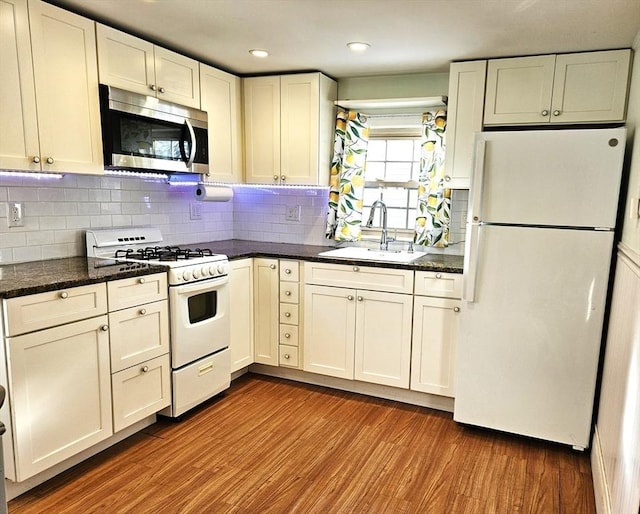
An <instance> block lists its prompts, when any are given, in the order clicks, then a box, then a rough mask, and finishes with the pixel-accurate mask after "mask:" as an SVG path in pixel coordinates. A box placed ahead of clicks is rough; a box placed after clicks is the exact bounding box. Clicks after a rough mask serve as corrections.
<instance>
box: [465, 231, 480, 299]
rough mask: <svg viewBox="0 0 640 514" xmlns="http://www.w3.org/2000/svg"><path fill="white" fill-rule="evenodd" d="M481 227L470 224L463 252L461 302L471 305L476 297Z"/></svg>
mask: <svg viewBox="0 0 640 514" xmlns="http://www.w3.org/2000/svg"><path fill="white" fill-rule="evenodd" d="M481 228H482V226H481V225H478V224H475V223H470V224H469V229H468V231H467V245H466V248H465V252H464V275H463V276H462V300H463V301H465V302H469V303H473V302H474V301H475V295H476V274H477V272H478V253H479V249H480V229H481Z"/></svg>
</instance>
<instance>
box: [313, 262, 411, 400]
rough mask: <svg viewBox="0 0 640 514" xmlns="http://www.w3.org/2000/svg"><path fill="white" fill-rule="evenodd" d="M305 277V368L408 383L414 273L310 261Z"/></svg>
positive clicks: (397, 384)
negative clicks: (349, 285) (348, 285)
mask: <svg viewBox="0 0 640 514" xmlns="http://www.w3.org/2000/svg"><path fill="white" fill-rule="evenodd" d="M304 281H305V285H304V315H303V319H304V330H303V333H304V356H303V369H304V370H305V371H310V372H313V373H320V374H323V375H329V376H334V377H339V378H348V379H355V380H361V381H365V382H372V383H376V384H384V385H390V386H394V387H402V388H405V389H406V388H408V387H409V369H410V352H411V316H412V305H413V296H412V295H411V294H410V293H412V291H413V272H412V271H409V270H399V269H390V268H375V267H365V266H362V267H361V266H348V265H341V264H323V263H312V262H306V263H305V268H304ZM317 284H328V285H317ZM347 284H351V285H353V286H358V287H357V288H352V287H336V286H342V285H347ZM372 289H377V290H372ZM388 290H392V291H397V292H389V291H388Z"/></svg>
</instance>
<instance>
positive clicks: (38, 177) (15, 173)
mask: <svg viewBox="0 0 640 514" xmlns="http://www.w3.org/2000/svg"><path fill="white" fill-rule="evenodd" d="M0 177H15V178H33V179H36V180H47V179H61V178H62V177H64V175H62V174H61V173H40V172H33V173H31V172H29V171H11V170H4V171H0Z"/></svg>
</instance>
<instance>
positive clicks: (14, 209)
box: [7, 202, 24, 227]
mask: <svg viewBox="0 0 640 514" xmlns="http://www.w3.org/2000/svg"><path fill="white" fill-rule="evenodd" d="M7 225H9V226H10V227H24V205H23V204H22V202H9V203H8V204H7Z"/></svg>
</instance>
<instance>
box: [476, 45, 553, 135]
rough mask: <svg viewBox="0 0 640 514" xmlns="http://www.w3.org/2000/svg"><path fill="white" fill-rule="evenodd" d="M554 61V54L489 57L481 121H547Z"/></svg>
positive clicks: (512, 123)
mask: <svg viewBox="0 0 640 514" xmlns="http://www.w3.org/2000/svg"><path fill="white" fill-rule="evenodd" d="M555 60H556V56H555V55H544V56H535V57H518V58H515V59H494V60H490V61H489V64H488V66H487V91H486V97H485V106H484V124H485V125H514V124H526V123H546V122H548V121H549V119H550V111H551V92H552V88H553V72H554V66H555Z"/></svg>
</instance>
